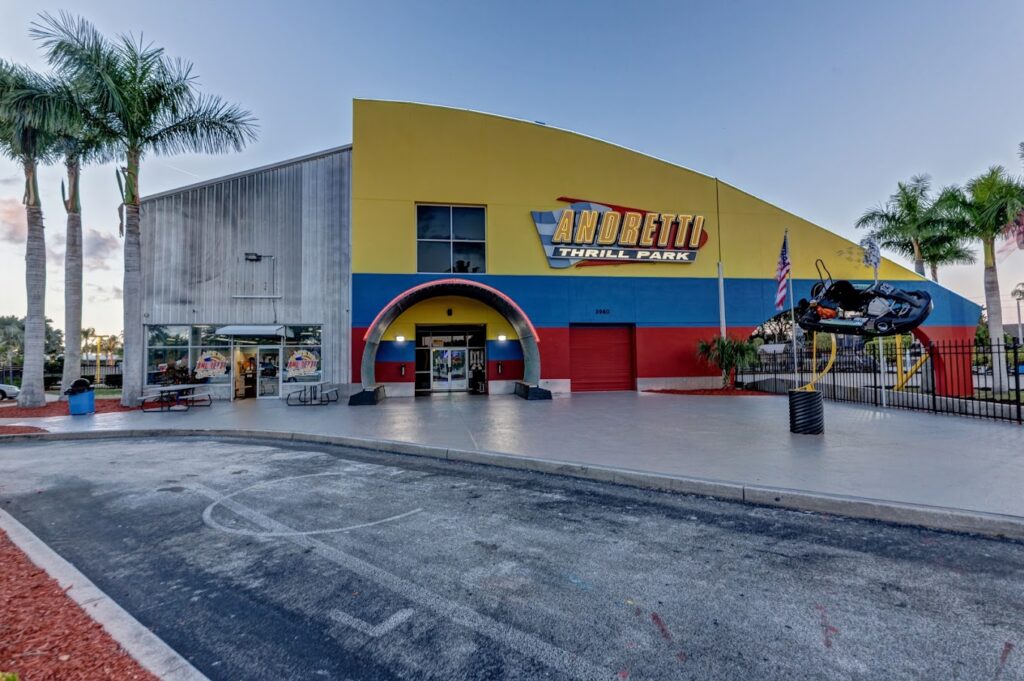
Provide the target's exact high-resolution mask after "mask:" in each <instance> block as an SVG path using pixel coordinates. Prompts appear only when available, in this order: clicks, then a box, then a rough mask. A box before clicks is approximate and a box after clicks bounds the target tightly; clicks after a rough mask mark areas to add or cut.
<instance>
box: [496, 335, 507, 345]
mask: <svg viewBox="0 0 1024 681" xmlns="http://www.w3.org/2000/svg"><path fill="white" fill-rule="evenodd" d="M507 340H508V336H506V335H505V334H503V333H499V334H498V341H500V342H502V343H504V342H505V341H507Z"/></svg>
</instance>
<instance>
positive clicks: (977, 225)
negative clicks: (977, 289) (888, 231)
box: [936, 166, 1024, 394]
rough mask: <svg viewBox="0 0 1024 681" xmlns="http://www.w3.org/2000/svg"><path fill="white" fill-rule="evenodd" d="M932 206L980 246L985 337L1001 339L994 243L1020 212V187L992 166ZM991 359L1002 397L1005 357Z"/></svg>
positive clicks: (1023, 186)
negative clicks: (983, 269) (978, 242)
mask: <svg viewBox="0 0 1024 681" xmlns="http://www.w3.org/2000/svg"><path fill="white" fill-rule="evenodd" d="M936 203H937V204H938V206H939V208H940V210H941V211H942V212H943V220H944V222H945V223H946V224H947V225H948V227H947V228H948V229H950V230H952V231H953V232H954V233H957V234H959V235H961V236H963V237H965V238H969V239H975V240H977V241H980V242H981V246H982V251H983V253H984V263H985V275H984V276H985V311H986V316H987V318H988V325H987V326H988V332H989V337H990V338H992V339H1002V338H1003V308H1002V300H1001V298H1000V295H999V274H998V272H997V271H996V239H997V238H999V237H1000V236H1003V235H1004V234H1006V231H1007V229H1008V228H1009V226H1010V225H1012V224H1013V221H1014V219H1015V218H1016V217H1017V216H1018V215H1019V214H1020V213H1021V211H1024V183H1022V182H1021V181H1020V180H1019V179H1018V178H1016V177H1013V176H1011V175H1009V174H1008V173H1007V172H1006V169H1005V168H1003V167H1002V166H993V167H991V168H989V169H988V170H987V171H986V172H984V173H982V174H981V175H979V176H977V177H975V178H973V179H972V180H970V181H968V182H967V184H966V185H964V186H963V187H956V186H954V187H948V188H946V189H944V190H943V191H942V193H941V195H940V196H939V198H938V200H937V202H936ZM992 359H993V362H992V364H993V367H992V381H993V391H994V392H995V393H996V394H1000V393H1005V392H1006V391H1007V389H1008V386H1009V382H1008V377H1007V374H1006V357H1005V355H1004V354H1003V353H1001V352H997V353H995V354H994V355H993V358H992Z"/></svg>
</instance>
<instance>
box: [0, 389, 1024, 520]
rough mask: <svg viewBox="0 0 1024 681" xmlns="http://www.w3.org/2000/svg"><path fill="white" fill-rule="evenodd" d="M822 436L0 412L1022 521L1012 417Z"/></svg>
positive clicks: (744, 412) (1022, 472) (737, 415)
mask: <svg viewBox="0 0 1024 681" xmlns="http://www.w3.org/2000/svg"><path fill="white" fill-rule="evenodd" d="M825 408H826V434H825V435H824V436H821V437H816V436H801V435H792V434H790V433H789V430H788V421H787V419H788V412H787V404H786V400H785V398H783V397H775V396H748V397H711V396H681V395H666V394H654V393H603V394H587V395H573V396H571V397H563V398H556V399H554V400H552V401H549V402H545V401H537V402H527V401H524V400H520V399H518V398H515V397H511V396H500V397H499V396H494V397H489V398H488V397H470V396H461V395H460V396H453V397H450V398H449V397H434V398H431V399H389V400H386V401H385V402H383V403H382V404H380V405H378V406H376V407H348V406H346V405H344V404H332V405H329V406H326V407H288V406H286V405H285V404H284V403H283V402H280V401H277V400H270V401H255V400H252V401H245V402H236V403H233V404H231V403H226V402H217V403H215V404H214V405H213V407H211V408H195V409H193V410H191V411H190V412H187V413H141V412H126V413H116V414H100V415H95V416H82V417H74V418H69V417H55V418H45V419H0V423H2V424H15V423H20V424H29V425H35V426H38V427H41V428H45V429H46V430H49V431H51V432H82V431H96V430H103V431H127V430H131V431H136V430H148V429H155V430H165V429H186V430H237V431H253V430H255V431H264V432H267V431H272V432H281V433H301V434H311V435H328V436H347V437H357V438H366V439H371V440H387V441H395V442H402V443H418V444H423V445H431V446H435V447H440V448H450V449H458V450H472V451H482V452H495V453H500V454H504V455H510V456H512V457H530V458H534V459H544V460H548V461H558V462H569V463H574V464H580V465H585V466H594V467H602V468H611V469H618V470H625V471H635V472H641V473H650V474H657V475H662V476H672V477H681V478H691V479H700V480H707V481H715V482H725V483H734V484H736V485H744V486H763V487H765V488H773V489H783V490H799V491H802V492H810V493H814V494H821V495H841V496H845V497H854V498H858V499H870V500H881V501H886V502H896V503H900V504H914V505H924V506H930V507H938V508H940V509H956V510H962V511H968V512H975V513H987V514H999V515H1005V516H1009V517H1011V518H1012V519H1013V520H1014V521H1017V522H1019V521H1024V494H1021V489H1024V428H1021V427H1019V426H1016V425H1013V424H1003V423H994V422H986V421H980V420H972V419H968V418H962V417H954V416H946V415H933V414H927V413H914V412H908V411H897V410H880V409H873V408H870V407H865V406H861V405H847V404H838V403H832V402H827V403H826V407H825Z"/></svg>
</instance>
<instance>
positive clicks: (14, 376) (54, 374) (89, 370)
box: [0, 362, 121, 390]
mask: <svg viewBox="0 0 1024 681" xmlns="http://www.w3.org/2000/svg"><path fill="white" fill-rule="evenodd" d="M21 374H22V368H21V367H20V366H2V367H0V383H7V384H9V385H16V386H19V387H20V386H21ZM99 374H100V375H99V381H97V380H96V364H95V363H86V362H83V363H82V370H81V372H80V373H79V376H82V377H83V378H87V379H88V380H89V382H90V383H95V384H97V385H99V384H103V385H106V386H107V387H111V388H120V387H121V364H120V363H118V364H116V365H115V366H108V365H107V364H106V363H104V364H101V365H100V372H99ZM60 382H61V366H60V365H59V364H57V365H51V364H47V365H46V368H45V369H44V371H43V385H44V387H45V388H46V390H56V389H57V388H59V387H60Z"/></svg>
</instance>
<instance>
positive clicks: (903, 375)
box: [896, 334, 907, 385]
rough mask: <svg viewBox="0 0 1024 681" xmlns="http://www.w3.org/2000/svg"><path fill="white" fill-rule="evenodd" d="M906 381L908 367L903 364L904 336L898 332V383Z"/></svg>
mask: <svg viewBox="0 0 1024 681" xmlns="http://www.w3.org/2000/svg"><path fill="white" fill-rule="evenodd" d="M906 382H907V379H906V369H905V368H904V366H903V336H902V334H896V385H902V384H905V383H906Z"/></svg>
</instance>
